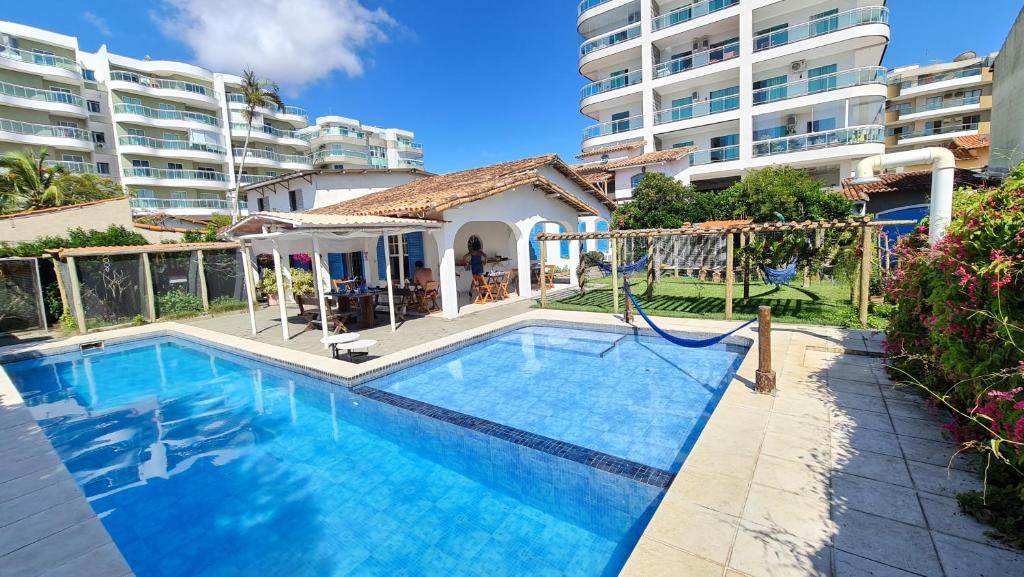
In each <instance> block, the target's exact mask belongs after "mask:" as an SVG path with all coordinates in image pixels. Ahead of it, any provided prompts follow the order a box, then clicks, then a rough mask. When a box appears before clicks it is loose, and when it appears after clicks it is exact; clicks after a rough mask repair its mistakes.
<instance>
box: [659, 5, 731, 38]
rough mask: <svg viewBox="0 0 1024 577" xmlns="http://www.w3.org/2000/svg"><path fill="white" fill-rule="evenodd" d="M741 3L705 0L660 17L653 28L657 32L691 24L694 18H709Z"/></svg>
mask: <svg viewBox="0 0 1024 577" xmlns="http://www.w3.org/2000/svg"><path fill="white" fill-rule="evenodd" d="M739 3H740V0H704V1H703V2H694V3H693V4H690V5H688V6H683V7H680V8H676V9H675V10H672V11H671V12H667V13H665V14H662V15H661V16H658V17H657V18H655V19H654V20H653V21H652V22H651V26H652V27H653V29H654V30H655V31H658V30H661V29H662V28H668V27H669V26H675V25H676V24H682V23H683V22H689V21H690V20H693V19H694V18H700V17H701V16H707V15H708V14H712V13H714V12H718V11H719V10H725V9H726V8H729V7H732V6H735V5H737V4H739Z"/></svg>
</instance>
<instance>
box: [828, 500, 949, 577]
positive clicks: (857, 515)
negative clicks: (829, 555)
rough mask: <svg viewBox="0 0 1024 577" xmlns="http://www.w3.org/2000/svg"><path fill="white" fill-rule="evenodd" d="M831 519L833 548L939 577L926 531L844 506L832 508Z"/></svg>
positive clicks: (929, 538) (938, 565)
mask: <svg viewBox="0 0 1024 577" xmlns="http://www.w3.org/2000/svg"><path fill="white" fill-rule="evenodd" d="M833 519H834V521H835V524H836V535H835V539H834V543H835V547H836V549H838V550H840V551H846V552H849V553H853V554H854V555H859V556H861V557H865V558H867V559H871V560H873V561H877V562H879V563H883V564H885V565H890V566H892V567H897V568H899V569H903V570H905V571H910V572H912V573H917V574H918V575H925V576H926V577H942V575H943V573H942V566H941V565H940V564H939V559H938V557H937V556H936V555H935V550H934V548H933V547H932V540H931V536H930V534H929V533H928V531H927V530H926V529H923V528H921V527H915V526H913V525H907V524H906V523H900V522H899V521H893V520H892V519H886V518H883V517H878V516H875V515H870V514H868V513H864V512H861V511H855V510H853V509H846V508H843V507H833Z"/></svg>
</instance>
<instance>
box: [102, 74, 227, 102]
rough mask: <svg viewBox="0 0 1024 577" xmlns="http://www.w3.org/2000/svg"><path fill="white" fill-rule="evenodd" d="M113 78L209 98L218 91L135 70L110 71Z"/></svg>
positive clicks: (215, 95) (214, 95) (214, 96)
mask: <svg viewBox="0 0 1024 577" xmlns="http://www.w3.org/2000/svg"><path fill="white" fill-rule="evenodd" d="M110 79H111V80H118V81H121V82H131V83H132V84H138V85H140V86H146V87H148V88H163V89H166V90H179V91H182V92H190V93H192V94H199V95H201V96H206V97H209V98H216V97H217V93H216V92H214V90H213V89H212V88H207V87H205V86H203V85H202V84H196V83H194V82H185V81H183V80H169V79H166V78H150V77H149V76H144V75H142V74H137V73H135V72H125V71H123V70H113V71H111V72H110Z"/></svg>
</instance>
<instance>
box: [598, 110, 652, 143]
mask: <svg viewBox="0 0 1024 577" xmlns="http://www.w3.org/2000/svg"><path fill="white" fill-rule="evenodd" d="M643 127H644V117H643V115H641V114H638V115H636V116H630V117H629V118H623V119H621V120H612V121H611V122H602V123H601V124H595V125H593V126H588V127H586V128H584V129H583V140H588V139H591V138H597V137H598V136H607V135H609V134H618V133H620V132H627V131H630V130H636V129H638V128H643Z"/></svg>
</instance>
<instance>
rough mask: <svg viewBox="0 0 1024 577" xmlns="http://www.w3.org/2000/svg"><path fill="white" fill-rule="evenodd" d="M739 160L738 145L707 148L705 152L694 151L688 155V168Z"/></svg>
mask: <svg viewBox="0 0 1024 577" xmlns="http://www.w3.org/2000/svg"><path fill="white" fill-rule="evenodd" d="M739 158H740V145H738V144H733V145H730V146H720V147H718V148H709V149H707V150H695V151H693V152H691V153H690V166H698V165H701V164H712V163H715V162H727V161H730V160H739Z"/></svg>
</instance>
